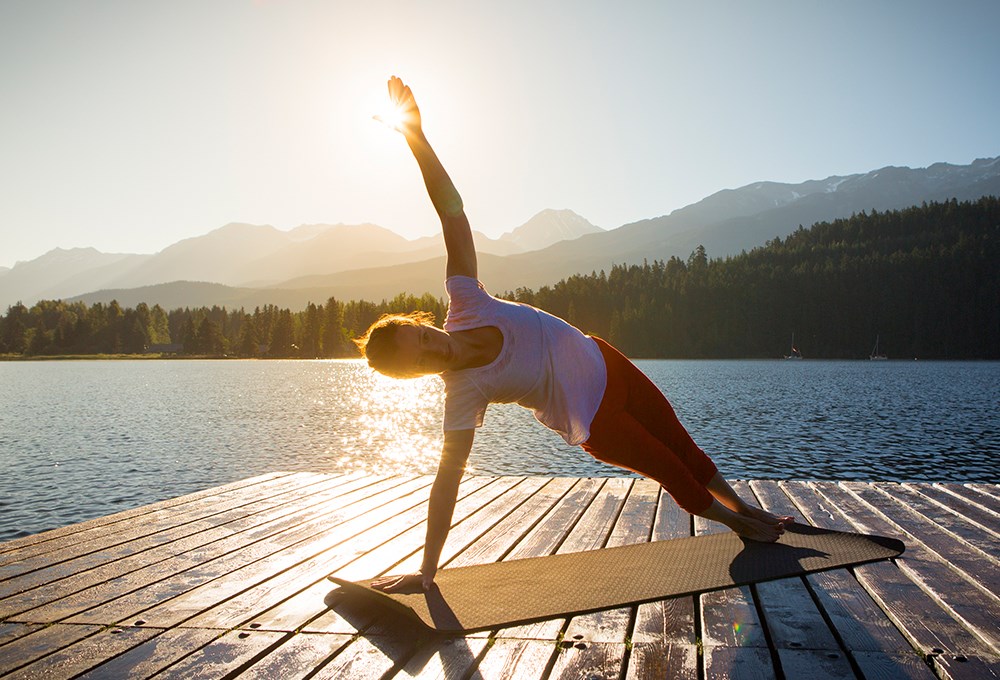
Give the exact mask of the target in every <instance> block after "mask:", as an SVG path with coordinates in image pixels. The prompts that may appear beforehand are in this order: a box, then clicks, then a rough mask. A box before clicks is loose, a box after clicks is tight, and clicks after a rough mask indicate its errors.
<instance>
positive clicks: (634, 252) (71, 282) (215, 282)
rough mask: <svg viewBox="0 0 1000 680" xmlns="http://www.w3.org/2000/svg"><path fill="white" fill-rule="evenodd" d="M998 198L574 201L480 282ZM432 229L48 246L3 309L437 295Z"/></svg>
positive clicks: (727, 251) (906, 177)
mask: <svg viewBox="0 0 1000 680" xmlns="http://www.w3.org/2000/svg"><path fill="white" fill-rule="evenodd" d="M986 195H994V196H996V195H1000V157H995V158H985V159H978V160H976V161H974V162H972V163H971V164H969V165H951V164H947V163H935V164H934V165H931V166H929V167H927V168H917V169H911V168H906V167H893V166H890V167H885V168H880V169H878V170H873V171H871V172H868V173H863V174H855V175H846V176H832V177H828V178H826V179H822V180H810V181H806V182H802V183H798V184H786V183H779V182H756V183H753V184H748V185H746V186H744V187H740V188H738V189H726V190H722V191H719V192H717V193H715V194H712V195H711V196H708V197H707V198H705V199H703V200H701V201H699V202H697V203H694V204H692V205H689V206H686V207H684V208H680V209H678V210H675V211H673V212H672V213H670V214H668V215H663V216H660V217H655V218H651V219H647V220H642V221H639V222H634V223H631V224H626V225H622V226H620V227H618V228H615V229H611V230H607V231H605V230H602V229H600V228H598V227H595V226H594V225H592V224H591V223H590V222H588V221H587V220H586V219H584V218H583V217H580V216H579V215H577V214H576V213H574V212H572V211H570V210H544V211H542V212H540V213H539V214H537V215H535V216H534V217H532V218H531V219H530V220H529V221H528V222H526V223H525V224H523V225H521V226H519V227H518V228H516V229H513V230H512V231H510V232H507V233H505V234H504V235H503V236H501V237H500V238H498V239H490V238H488V237H486V236H485V235H483V234H478V233H477V234H476V244H477V249H478V250H479V253H480V258H479V270H480V278H481V279H482V280H483V281H484V283H485V284H486V285H487V287H488V288H489V289H490V290H492V291H495V292H502V291H507V290H514V289H516V288H518V287H522V286H523V287H529V288H537V287H539V286H542V285H548V284H553V283H555V282H557V281H559V280H560V279H563V278H566V277H567V276H571V275H573V274H576V273H589V272H591V271H599V270H602V269H603V270H609V269H610V268H611V266H612V265H615V264H633V263H641V262H642V261H643V260H650V261H651V260H657V259H658V260H665V259H668V258H670V257H672V256H678V257H681V258H686V257H687V256H688V254H689V253H691V251H692V250H694V249H695V248H696V247H697V246H698V245H703V246H704V247H705V248H706V250H707V251H708V254H709V255H710V256H711V257H722V256H727V255H734V254H737V253H739V252H740V251H742V250H748V249H751V248H753V247H755V246H758V245H763V244H764V243H765V242H766V241H767V240H769V239H772V238H775V237H784V236H786V235H787V234H789V233H791V232H792V231H794V230H795V229H796V228H798V227H799V226H800V225H801V226H806V227H808V226H810V225H812V224H814V223H816V222H820V221H828V220H832V219H836V218H839V217H849V216H850V215H852V214H854V213H859V212H861V211H871V210H879V211H883V210H892V209H898V208H904V207H908V206H912V205H919V204H920V203H922V202H930V201H944V200H949V199H952V198H957V199H958V200H971V199H976V198H979V197H980V196H986ZM443 253H444V246H443V243H442V239H441V237H440V235H438V236H435V237H426V238H420V239H416V240H412V241H410V240H407V239H404V238H402V237H401V236H398V235H396V234H395V233H393V232H391V231H389V230H387V229H384V228H382V227H379V226H377V225H373V224H361V225H344V224H337V225H325V224H311V225H302V226H300V227H297V228H295V229H292V230H291V231H281V230H278V229H275V228H274V227H271V226H269V225H251V224H228V225H226V226H224V227H221V228H219V229H216V230H214V231H212V232H210V233H208V234H205V235H203V236H199V237H195V238H190V239H185V240H183V241H179V242H178V243H175V244H173V245H171V246H169V247H167V248H165V249H163V250H162V251H160V252H158V253H155V254H153V255H138V254H109V253H101V252H99V251H97V250H94V249H92V248H75V249H71V250H63V249H58V248H57V249H55V250H52V251H50V252H48V253H46V254H44V255H42V256H41V257H39V258H37V259H35V260H31V261H29V262H18V263H17V264H16V265H15V266H14V267H13V268H11V269H6V270H5V269H3V268H0V308H6V306H8V305H10V304H13V303H15V302H17V301H18V300H20V301H22V302H24V303H25V304H29V305H30V304H32V303H33V302H35V301H37V300H39V299H47V298H63V299H67V298H68V299H80V300H83V301H85V302H87V303H88V304H89V303H93V302H97V301H103V302H109V301H110V300H112V299H117V300H118V302H119V303H120V304H122V305H123V306H134V305H135V304H138V303H139V302H146V303H148V304H154V303H158V304H160V305H161V306H163V307H165V308H167V309H172V308H175V307H183V306H192V307H195V306H203V305H205V306H211V305H220V306H221V305H225V306H228V307H230V308H232V307H241V306H242V307H247V308H252V307H254V306H257V305H262V304H276V305H279V306H280V307H288V308H291V309H301V308H303V307H304V306H305V305H306V304H307V303H308V302H309V301H312V302H317V303H318V302H323V301H325V300H326V299H327V298H328V297H330V296H331V295H333V296H336V297H337V298H339V299H342V300H350V299H368V300H381V299H384V298H390V297H393V296H395V295H396V294H398V293H400V292H410V293H413V294H416V295H420V294H423V293H425V292H431V293H432V294H434V295H442V294H443V285H442V279H443V276H444V255H443Z"/></svg>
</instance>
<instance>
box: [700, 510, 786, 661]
mask: <svg viewBox="0 0 1000 680" xmlns="http://www.w3.org/2000/svg"><path fill="white" fill-rule="evenodd" d="M729 530H730V529H729V527H727V526H725V525H723V524H719V523H718V522H713V521H710V520H706V519H704V518H702V517H695V518H694V531H695V535H696V536H702V535H705V534H712V533H719V532H722V531H729ZM698 602H699V605H700V608H701V620H700V624H701V625H700V628H701V639H702V664H703V672H704V676H705V677H706V678H714V677H725V678H770V677H774V676H775V669H774V664H773V663H772V661H771V652H770V650H769V649H768V642H767V636H766V634H765V632H764V626H763V624H762V622H761V620H760V617H759V616H758V615H757V605H756V602H755V600H754V597H753V595H752V593H751V589H750V588H749V587H748V586H741V587H739V588H726V589H725V590H717V591H715V592H711V593H704V594H702V595H700V596H699V598H698Z"/></svg>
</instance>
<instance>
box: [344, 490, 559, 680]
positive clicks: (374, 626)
mask: <svg viewBox="0 0 1000 680" xmlns="http://www.w3.org/2000/svg"><path fill="white" fill-rule="evenodd" d="M536 481H537V480H536ZM577 485H578V484H577ZM547 486H548V485H547V484H546V485H544V486H543V487H542V488H546V487H547ZM550 494H554V496H555V498H553V497H552V496H551V495H550ZM533 495H534V494H533ZM546 497H547V498H546ZM565 498H566V483H565V482H561V483H557V484H556V485H555V486H553V487H552V491H551V492H549V493H548V494H543V498H542V505H543V506H544V507H542V508H540V509H542V510H544V509H545V508H551V507H552V502H553V500H558V501H559V502H562V501H564V500H565ZM557 507H558V504H557ZM508 516H510V515H509V514H508ZM502 523H503V522H502V521H501V523H500V524H502ZM497 526H499V525H497ZM535 526H536V527H537V526H538V525H537V524H536V525H535ZM488 533H489V532H487V534H484V535H483V536H482V537H481V538H482V539H483V540H484V541H485V542H486V543H487V544H489V543H493V539H492V538H491V537H490V536H489V535H488ZM521 535H523V528H522V529H517V530H516V531H514V532H513V535H512V536H511V539H512V540H513V539H516V538H517V537H518V536H521ZM420 538H422V536H420ZM449 542H450V541H449ZM473 545H475V544H473ZM446 548H447V546H446ZM508 552H509V545H507V544H504V545H503V546H502V549H500V551H499V554H498V556H499V555H503V554H506V553H508ZM463 553H464V551H463ZM389 564H391V562H387V563H385V564H383V566H382V569H383V570H385V569H387V568H388V566H389ZM387 623H388V621H387V620H386V618H384V617H380V618H376V619H374V620H371V619H367V620H366V619H365V617H364V615H362V617H361V618H360V619H358V620H353V621H350V622H349V626H350V627H352V628H358V629H362V628H363V629H364V632H363V633H362V637H361V638H359V641H358V642H360V641H361V640H365V639H367V638H378V637H379V636H380V635H381V634H383V633H384V629H385V626H386V625H387ZM328 625H329V624H328ZM477 637H479V638H481V639H483V640H485V637H484V636H469V638H470V639H475V638H477ZM428 641H429V643H430V644H434V643H435V642H436V641H435V640H434V639H433V638H429V639H428ZM410 651H412V652H413V653H414V654H418V655H419V654H420V653H422V652H423V653H426V650H425V648H424V646H422V645H415V646H414V647H413V648H412V650H410ZM364 653H365V646H364V645H359V644H358V643H357V642H356V643H355V645H352V646H351V648H350V649H349V650H348V651H347V653H346V654H345V655H344V660H343V662H344V663H348V664H352V663H353V662H352V661H351V659H353V658H354V657H356V656H358V655H363V654H364ZM394 660H395V661H397V662H398V661H399V659H398V658H395V659H394ZM400 667H401V666H399V665H398V664H397V666H396V668H395V670H399V668H400ZM380 668H381V666H380ZM395 670H394V671H393V672H395Z"/></svg>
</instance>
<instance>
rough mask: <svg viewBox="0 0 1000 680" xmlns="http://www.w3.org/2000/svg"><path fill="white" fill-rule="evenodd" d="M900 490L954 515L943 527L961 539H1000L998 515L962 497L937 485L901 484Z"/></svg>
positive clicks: (999, 518) (999, 515) (999, 516)
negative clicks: (926, 500)
mask: <svg viewBox="0 0 1000 680" xmlns="http://www.w3.org/2000/svg"><path fill="white" fill-rule="evenodd" d="M902 488H904V489H907V490H908V491H911V492H913V493H915V494H919V495H920V496H921V497H922V498H925V499H928V500H929V501H931V502H933V503H935V504H937V505H938V506H940V507H942V508H944V509H946V510H947V511H948V512H950V513H952V514H954V515H955V521H954V522H953V523H946V524H945V526H948V527H949V530H950V531H952V532H953V533H955V534H957V535H959V536H961V537H962V538H965V539H966V540H968V541H970V542H972V541H975V540H978V539H981V538H983V537H985V538H987V539H989V540H993V539H996V538H997V537H1000V514H998V513H995V512H992V511H990V510H987V509H986V508H984V507H983V506H982V505H979V504H977V503H975V502H974V501H971V500H968V499H966V498H964V497H963V496H956V495H954V494H952V493H949V492H948V491H947V490H945V489H943V488H941V487H940V486H939V485H937V484H903V485H902ZM924 514H926V513H924ZM979 547H982V546H979ZM993 554H997V553H996V552H994V553H993Z"/></svg>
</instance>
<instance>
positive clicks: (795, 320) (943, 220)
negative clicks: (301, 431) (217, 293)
mask: <svg viewBox="0 0 1000 680" xmlns="http://www.w3.org/2000/svg"><path fill="white" fill-rule="evenodd" d="M998 264H1000V199H997V198H983V199H980V200H978V201H975V202H965V203H959V202H957V201H949V202H945V203H932V204H929V205H923V206H921V207H915V208H909V209H906V210H900V211H890V212H881V213H879V212H872V213H861V214H857V215H854V216H853V217H851V218H849V219H843V220H836V221H834V222H831V223H825V222H824V223H819V224H816V225H814V226H813V227H812V228H810V229H804V228H800V229H799V230H798V231H796V232H795V233H794V234H792V235H790V236H789V237H787V238H785V239H774V240H773V241H770V242H768V243H767V244H766V245H764V246H762V247H759V248H756V249H754V250H753V251H751V252H749V253H743V254H741V255H738V256H735V257H728V258H725V259H715V260H711V259H709V257H708V253H706V252H705V250H704V249H703V248H698V249H697V250H696V251H695V252H693V253H692V254H691V256H690V257H689V258H688V259H687V260H686V261H683V260H680V259H678V258H671V259H670V260H668V261H666V262H660V261H656V262H650V263H646V264H645V265H642V266H627V267H626V266H615V267H612V268H611V271H610V272H603V271H602V272H600V273H597V272H594V273H591V274H588V275H576V276H573V277H570V278H568V279H565V280H563V281H561V282H560V283H558V284H556V285H554V286H551V287H548V286H547V287H543V288H541V289H539V290H537V291H534V290H530V289H526V288H522V289H518V290H515V291H511V292H508V293H506V294H504V297H508V298H510V299H514V300H518V301H522V302H528V303H530V304H533V305H536V306H539V307H541V308H543V309H546V310H548V311H550V312H552V313H553V314H557V315H559V316H562V317H564V318H566V319H567V320H568V321H570V322H571V323H574V324H575V325H577V326H579V327H580V328H581V329H583V330H585V331H586V332H589V333H593V334H595V335H600V336H602V337H605V338H607V339H608V340H609V341H611V342H612V343H613V344H615V345H617V346H618V347H620V348H621V349H622V350H623V351H624V352H625V353H626V354H628V355H630V356H633V357H663V358H710V357H711V358H728V357H734V358H736V357H741V358H742V357H776V356H779V355H781V354H782V353H787V352H788V349H789V346H790V342H791V337H792V334H794V335H795V339H796V344H797V345H798V347H799V349H800V350H801V351H802V353H803V354H804V355H805V356H806V357H807V358H809V357H815V358H860V357H866V356H867V355H868V353H869V351H870V350H871V348H872V346H873V344H874V343H875V338H876V336H878V337H879V338H880V339H881V345H880V348H881V350H882V351H884V352H885V353H887V354H888V355H889V357H890V358H920V359H1000V266H998ZM409 309H425V310H428V311H431V312H434V313H435V315H436V316H437V318H438V320H439V321H440V320H441V319H442V318H443V314H444V301H443V300H441V299H439V298H436V297H434V296H432V295H429V294H428V295H424V296H423V297H421V298H415V297H413V296H409V295H400V296H397V297H396V298H395V299H393V300H389V301H383V302H381V303H378V304H376V303H371V302H365V301H361V302H357V301H351V302H342V301H338V300H336V299H333V298H330V299H329V300H327V301H326V302H325V303H323V304H319V305H315V304H310V305H309V306H308V308H307V309H305V310H303V311H298V312H292V311H291V310H288V309H278V308H277V307H274V306H267V307H264V308H257V309H255V310H254V311H253V312H248V311H246V310H243V309H240V310H226V309H225V308H219V307H214V308H211V309H206V308H202V309H175V310H172V311H169V312H167V311H165V310H163V309H162V308H160V307H159V306H153V307H152V308H150V307H148V306H146V305H139V306H137V307H136V308H134V309H122V308H120V307H119V306H118V305H117V304H116V303H111V304H109V305H104V304H94V305H91V306H89V307H88V306H86V305H85V304H83V303H64V302H61V301H43V302H39V303H38V304H36V305H34V306H32V307H31V308H30V309H29V308H27V307H25V306H24V305H20V304H18V305H14V306H12V307H10V308H9V309H8V310H7V313H6V314H5V315H4V316H3V317H0V353H7V354H15V355H17V354H26V355H60V354H93V353H140V352H145V351H157V350H158V349H163V348H162V347H157V346H158V345H166V344H170V343H173V344H174V345H178V346H179V347H175V348H174V349H179V350H180V351H182V352H183V353H187V354H194V355H209V356H218V355H222V354H228V355H235V356H246V357H253V356H266V357H306V358H312V357H337V356H354V355H355V354H356V353H355V351H354V349H353V346H352V345H351V343H350V338H351V337H354V336H357V335H359V334H360V333H361V332H363V330H364V329H365V328H366V327H367V326H368V324H369V323H371V322H372V321H373V320H374V319H376V318H377V317H378V316H379V315H380V314H382V313H384V312H388V311H403V310H409Z"/></svg>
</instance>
